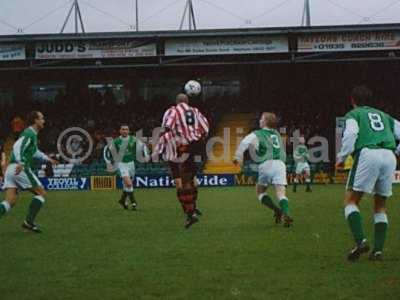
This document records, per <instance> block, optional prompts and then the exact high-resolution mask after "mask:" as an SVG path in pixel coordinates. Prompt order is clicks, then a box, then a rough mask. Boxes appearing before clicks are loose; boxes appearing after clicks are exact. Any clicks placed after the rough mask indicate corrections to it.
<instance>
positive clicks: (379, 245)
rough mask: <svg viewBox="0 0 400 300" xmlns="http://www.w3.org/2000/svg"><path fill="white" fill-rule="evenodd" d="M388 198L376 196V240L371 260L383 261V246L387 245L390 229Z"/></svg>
mask: <svg viewBox="0 0 400 300" xmlns="http://www.w3.org/2000/svg"><path fill="white" fill-rule="evenodd" d="M386 199H387V198H386V197H383V196H380V195H375V196H374V200H375V206H374V213H375V214H374V223H375V239H374V249H373V250H372V252H371V254H370V256H369V259H370V260H374V261H376V260H382V252H383V246H384V244H385V238H386V231H387V227H388V218H387V215H386V208H385V204H386Z"/></svg>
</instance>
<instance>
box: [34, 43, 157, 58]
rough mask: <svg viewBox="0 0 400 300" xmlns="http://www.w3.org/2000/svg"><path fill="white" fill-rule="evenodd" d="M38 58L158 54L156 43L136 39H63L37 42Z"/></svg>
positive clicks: (120, 56) (117, 56)
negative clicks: (79, 40) (146, 42)
mask: <svg viewBox="0 0 400 300" xmlns="http://www.w3.org/2000/svg"><path fill="white" fill-rule="evenodd" d="M35 51H36V56H35V57H36V59H85V58H89V59H90V58H92V59H93V58H124V57H146V56H156V54H157V51H156V44H155V43H152V44H145V45H144V44H143V43H142V42H138V41H135V40H107V41H82V42H74V41H62V42H43V43H38V44H36V49H35Z"/></svg>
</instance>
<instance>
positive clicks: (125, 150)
mask: <svg viewBox="0 0 400 300" xmlns="http://www.w3.org/2000/svg"><path fill="white" fill-rule="evenodd" d="M119 133H120V136H119V137H117V138H116V139H114V140H113V143H112V145H111V149H110V150H111V153H113V151H114V150H115V152H114V155H113V157H119V158H120V160H119V161H118V163H117V167H118V172H119V174H120V176H121V177H122V185H123V191H122V195H121V198H120V199H119V201H118V203H119V204H120V205H121V206H122V207H123V208H124V209H128V208H129V203H128V202H127V198H129V201H130V203H131V205H132V210H136V209H137V201H136V199H135V195H134V193H133V183H132V180H133V179H134V177H135V160H137V159H138V155H142V158H143V160H144V161H145V162H148V161H149V160H150V155H149V150H148V148H147V146H146V144H145V143H143V142H142V141H141V140H139V139H137V138H136V137H135V136H133V135H130V134H129V133H130V130H129V126H128V125H127V124H122V125H121V126H120V129H119Z"/></svg>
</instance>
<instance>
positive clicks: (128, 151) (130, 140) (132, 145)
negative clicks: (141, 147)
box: [114, 135, 137, 163]
mask: <svg viewBox="0 0 400 300" xmlns="http://www.w3.org/2000/svg"><path fill="white" fill-rule="evenodd" d="M124 143H127V144H126V148H125V151H124V153H122V160H121V162H124V163H129V162H132V161H135V160H136V144H137V140H136V137H134V136H132V135H129V136H128V137H127V138H123V137H122V136H120V137H117V138H116V139H115V140H114V146H115V148H116V150H117V154H121V153H119V152H120V149H122V146H123V145H124Z"/></svg>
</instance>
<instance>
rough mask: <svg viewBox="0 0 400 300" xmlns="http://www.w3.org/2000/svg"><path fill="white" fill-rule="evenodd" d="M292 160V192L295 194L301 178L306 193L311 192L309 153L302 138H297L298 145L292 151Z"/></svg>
mask: <svg viewBox="0 0 400 300" xmlns="http://www.w3.org/2000/svg"><path fill="white" fill-rule="evenodd" d="M293 158H294V161H295V163H296V171H295V177H294V180H293V192H294V193H296V191H297V185H298V184H299V182H300V179H301V178H302V176H304V179H305V182H306V192H311V176H310V165H309V164H308V159H309V153H308V148H307V146H306V140H305V138H304V137H303V136H301V137H299V145H298V146H297V147H296V149H295V150H294V151H293Z"/></svg>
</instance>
